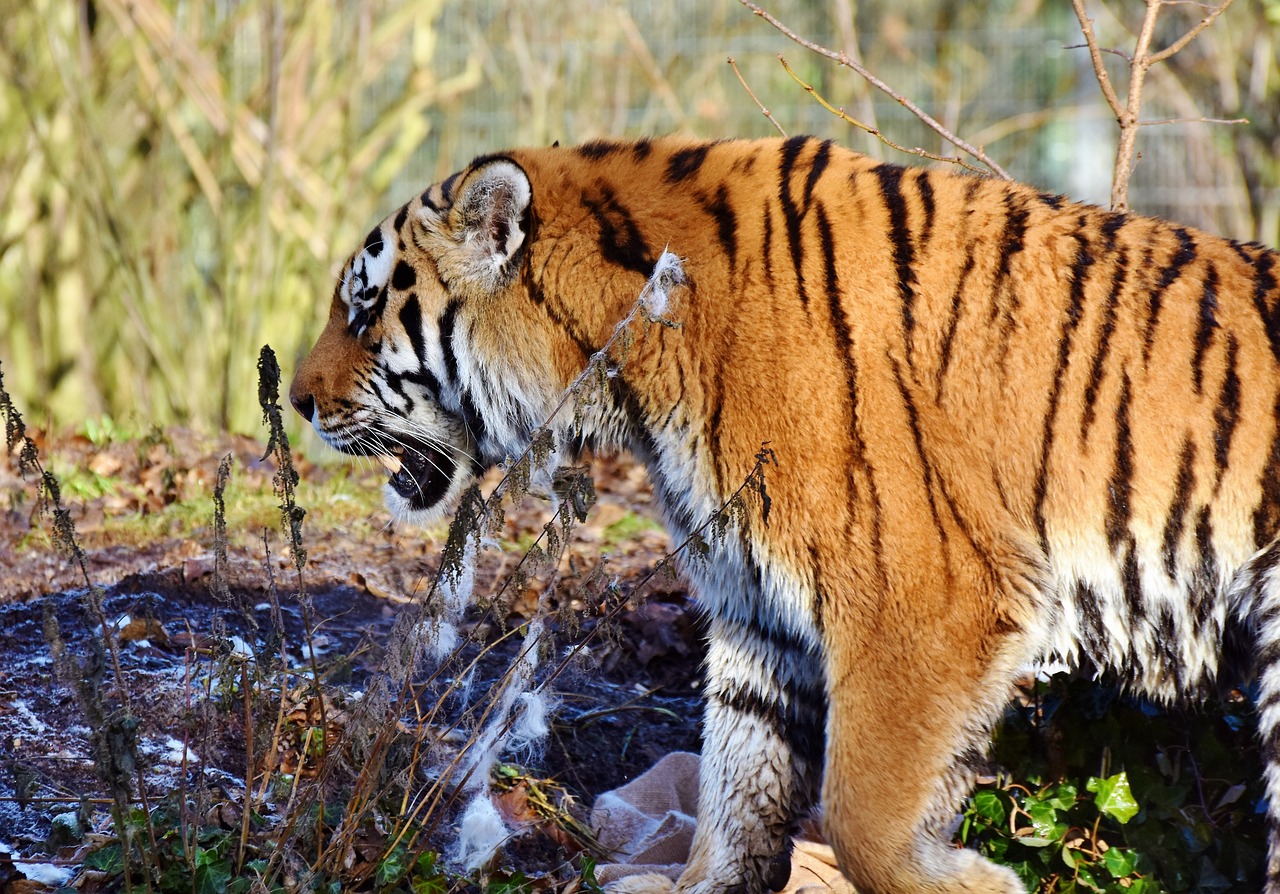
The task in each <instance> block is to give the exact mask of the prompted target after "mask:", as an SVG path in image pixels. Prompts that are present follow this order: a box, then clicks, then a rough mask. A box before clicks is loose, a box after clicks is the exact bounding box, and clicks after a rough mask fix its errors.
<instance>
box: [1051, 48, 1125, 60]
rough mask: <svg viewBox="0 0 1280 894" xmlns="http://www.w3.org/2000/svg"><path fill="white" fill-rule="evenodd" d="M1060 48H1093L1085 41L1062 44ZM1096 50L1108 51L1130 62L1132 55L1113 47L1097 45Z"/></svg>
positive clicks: (1100, 51)
mask: <svg viewBox="0 0 1280 894" xmlns="http://www.w3.org/2000/svg"><path fill="white" fill-rule="evenodd" d="M1062 48H1063V49H1064V50H1088V49H1093V47H1091V46H1089V44H1087V43H1069V44H1064V45H1063V47H1062ZM1098 52H1099V53H1110V54H1111V55H1113V56H1119V57H1120V58H1121V59H1123V60H1124V61H1125V62H1132V61H1133V57H1132V56H1130V55H1129V54H1128V53H1126V52H1125V51H1124V50H1117V49H1116V48H1115V47H1098Z"/></svg>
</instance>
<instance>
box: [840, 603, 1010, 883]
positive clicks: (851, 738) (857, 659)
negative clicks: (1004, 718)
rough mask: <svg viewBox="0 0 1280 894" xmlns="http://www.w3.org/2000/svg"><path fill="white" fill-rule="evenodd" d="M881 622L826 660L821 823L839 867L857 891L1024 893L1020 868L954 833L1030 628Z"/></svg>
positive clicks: (1005, 700)
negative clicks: (870, 634) (960, 843)
mask: <svg viewBox="0 0 1280 894" xmlns="http://www.w3.org/2000/svg"><path fill="white" fill-rule="evenodd" d="M878 633H879V634H880V635H881V636H882V639H880V640H879V641H878V642H877V643H876V644H875V647H874V648H867V649H859V650H858V653H857V654H855V655H846V656H845V658H844V660H843V661H842V660H841V659H840V657H839V656H837V657H835V658H834V659H833V660H832V662H831V665H830V666H829V668H828V675H829V680H830V683H829V686H830V691H829V694H828V701H829V708H828V710H829V711H830V722H829V727H828V729H829V730H830V734H829V736H828V741H827V760H826V771H825V774H824V781H823V809H824V825H825V829H826V834H827V837H828V839H829V840H830V841H831V844H832V846H833V847H834V849H835V852H836V856H837V858H838V861H839V865H840V869H841V871H842V872H843V873H844V874H845V876H846V877H848V878H849V880H850V881H851V882H852V883H853V885H854V887H855V888H856V890H857V891H858V892H859V894H1025V892H1026V888H1025V886H1024V885H1023V884H1022V882H1021V881H1020V880H1019V879H1018V877H1017V875H1016V874H1015V873H1014V872H1013V871H1012V870H1010V869H1008V868H1005V867H1001V866H997V865H996V864H994V863H992V862H990V861H988V860H986V859H985V858H983V857H982V856H981V855H980V854H978V853H976V852H974V851H971V850H964V849H958V848H955V847H954V846H952V845H951V843H950V842H949V840H948V838H949V832H950V831H951V829H952V828H953V826H954V821H955V819H956V818H957V815H958V812H959V809H960V806H961V803H962V802H963V800H964V798H965V797H966V796H967V795H968V794H969V791H970V789H971V787H972V784H973V782H974V780H975V778H976V775H977V770H978V768H979V767H980V766H981V765H982V764H983V763H984V758H985V754H986V752H987V748H988V746H989V742H990V734H991V730H992V729H993V727H994V725H995V723H996V722H997V721H998V719H999V717H1000V716H1001V713H1002V711H1003V708H1004V707H1005V705H1006V704H1007V702H1008V697H1009V693H1010V692H1011V690H1012V686H1013V681H1014V678H1015V677H1016V674H1017V672H1018V670H1019V668H1020V667H1021V666H1022V665H1023V663H1024V661H1025V659H1026V657H1027V656H1026V655H1025V654H1024V652H1026V651H1028V650H1027V649H1025V648H1024V647H1023V643H1024V638H1023V637H1021V635H1020V634H1012V635H1008V634H1006V635H1001V634H995V633H988V634H986V635H985V639H984V634H983V633H979V632H976V631H968V632H967V633H973V634H974V635H972V636H965V635H961V636H958V637H953V636H950V635H947V636H945V637H942V636H935V637H931V636H930V635H929V634H928V633H927V632H922V631H918V630H917V631H915V635H914V636H913V635H912V634H911V633H906V634H903V633H898V634H896V635H895V634H894V633H893V632H890V633H888V634H887V635H886V633H885V631H884V629H883V628H882V629H881V630H879V631H878ZM1001 638H1003V640H1004V642H999V639H1001ZM942 639H945V641H946V642H945V645H943V644H940V643H939V640H942ZM979 643H983V644H982V645H979ZM944 652H945V654H940V653H944ZM992 653H995V654H996V656H997V657H996V659H995V660H994V661H993V660H991V658H990V656H991V655H992ZM842 665H843V666H842ZM941 668H945V671H940V670H939V669H941Z"/></svg>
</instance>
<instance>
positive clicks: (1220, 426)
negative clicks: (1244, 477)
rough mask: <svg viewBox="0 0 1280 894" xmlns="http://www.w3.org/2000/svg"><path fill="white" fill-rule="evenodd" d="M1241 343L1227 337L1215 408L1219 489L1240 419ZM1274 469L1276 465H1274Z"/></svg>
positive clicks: (1214, 436) (1214, 438) (1214, 422)
mask: <svg viewBox="0 0 1280 894" xmlns="http://www.w3.org/2000/svg"><path fill="white" fill-rule="evenodd" d="M1239 353H1240V344H1239V342H1237V341H1236V337H1235V335H1230V336H1228V337H1227V372H1226V375H1225V376H1223V378H1222V390H1221V391H1219V392H1218V403H1217V405H1216V406H1215V407H1214V408H1213V459H1214V462H1215V463H1216V464H1217V471H1218V480H1217V483H1216V484H1215V485H1214V490H1215V491H1216V490H1217V487H1218V485H1219V484H1221V483H1222V473H1223V472H1224V471H1226V468H1227V460H1228V459H1229V458H1230V456H1231V439H1232V437H1233V436H1234V435H1235V432H1236V423H1237V422H1239V421H1240V376H1239V374H1238V373H1237V372H1236V360H1237V359H1238V357H1237V355H1238V354H1239ZM1272 468H1273V469H1274V466H1273V467H1272Z"/></svg>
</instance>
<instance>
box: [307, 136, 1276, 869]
mask: <svg viewBox="0 0 1280 894" xmlns="http://www.w3.org/2000/svg"><path fill="white" fill-rule="evenodd" d="M668 248H669V250H670V251H671V252H672V253H674V254H675V255H678V256H679V257H680V258H681V261H682V267H683V273H684V280H683V285H682V286H681V287H680V288H679V289H677V290H676V292H675V293H674V294H673V296H672V300H671V302H670V306H669V307H668V308H667V309H666V311H665V313H664V315H665V316H667V317H670V318H671V319H673V320H674V321H676V322H678V324H679V325H678V326H674V327H666V326H653V327H649V328H648V329H647V331H646V332H645V333H644V334H643V336H642V337H640V338H638V339H637V340H636V341H635V342H634V344H631V345H630V346H629V348H628V349H627V351H626V352H625V354H624V355H623V356H622V358H621V360H620V365H619V367H618V369H617V370H616V374H615V375H612V376H611V377H609V378H608V381H607V386H606V388H605V393H604V394H603V395H602V396H601V397H600V399H598V400H596V401H594V402H592V403H591V404H589V405H587V406H583V407H580V408H579V412H578V414H576V415H577V418H576V419H575V420H574V425H573V430H572V431H569V430H568V428H569V425H568V423H566V424H565V425H563V426H561V429H562V430H561V431H560V432H559V434H560V435H561V436H562V443H563V442H564V440H567V439H568V437H570V436H572V437H573V438H575V439H577V442H578V443H585V444H588V445H591V446H593V447H595V448H596V449H605V450H608V449H617V450H625V451H630V452H631V453H633V454H634V455H635V456H636V457H637V458H638V459H639V460H640V461H641V462H642V463H643V464H644V465H645V466H646V467H647V469H648V471H649V476H650V479H651V481H652V483H653V487H654V492H655V495H656V499H657V502H658V504H659V505H660V507H661V510H662V512H663V514H664V517H665V520H666V523H667V525H668V527H669V528H670V530H671V533H672V535H673V537H674V539H675V540H676V541H677V542H679V541H681V540H682V539H683V538H684V537H685V536H686V535H688V534H689V533H690V532H691V531H693V530H694V529H696V528H697V527H698V526H699V525H701V524H702V523H703V522H704V521H706V520H707V519H708V518H710V517H711V515H712V514H713V513H715V512H716V511H717V510H718V509H719V507H720V506H721V505H723V503H724V502H725V501H726V500H727V499H728V498H729V497H730V496H731V495H732V494H733V493H734V492H735V491H736V490H737V489H738V488H739V487H740V485H741V484H742V482H743V481H744V479H745V478H746V477H747V476H748V475H749V474H750V473H751V470H752V468H753V467H754V466H755V463H756V454H757V453H758V452H759V451H760V449H761V445H762V444H765V443H766V442H767V444H768V446H769V449H770V450H771V451H772V455H773V456H774V457H776V462H775V463H771V464H770V466H769V468H768V471H767V487H768V493H769V497H770V501H771V505H772V509H771V512H770V513H769V516H768V519H767V523H766V519H765V518H764V517H762V516H761V514H760V512H761V507H759V506H757V507H755V508H754V509H751V510H749V511H748V512H747V514H746V515H745V517H743V519H742V520H741V525H740V527H739V529H738V530H737V532H736V533H734V534H732V535H730V536H729V537H727V538H726V539H725V540H724V542H722V543H720V544H718V545H717V546H716V547H714V552H713V553H712V556H711V559H710V561H709V562H706V563H701V562H700V563H690V567H689V569H688V573H689V576H690V579H691V581H692V584H693V587H694V589H695V591H696V593H697V596H698V599H699V601H700V603H701V605H702V606H703V607H704V608H705V610H706V612H707V615H708V617H709V627H710V639H709V644H708V658H707V669H706V691H705V695H706V701H707V706H706V713H705V719H704V741H705V748H704V749H703V754H704V756H703V762H702V771H701V782H700V786H701V789H700V796H699V814H698V827H697V833H696V836H695V839H694V842H693V847H692V854H691V858H690V861H689V863H688V864H687V866H686V868H685V870H684V873H683V875H682V876H681V877H680V879H679V880H678V882H676V883H675V887H676V888H678V889H679V890H680V891H685V892H699V894H702V892H735V894H738V892H742V894H755V892H760V891H762V890H764V889H765V888H778V887H780V886H781V885H782V884H783V883H785V882H786V876H787V871H788V853H789V842H790V834H791V832H792V830H793V828H794V827H795V823H796V820H797V817H799V816H800V815H802V814H803V813H805V812H806V811H808V810H809V809H810V808H811V807H812V806H813V805H814V804H815V803H816V802H817V801H818V800H819V796H820V800H821V803H822V806H823V813H824V818H825V819H824V823H825V829H826V832H827V835H828V838H829V839H830V841H831V842H832V845H833V847H834V849H835V851H836V854H837V857H838V860H839V864H840V867H841V869H842V871H843V872H844V873H845V875H847V876H848V878H849V879H850V880H851V881H852V882H853V883H854V884H855V885H856V886H857V888H858V890H859V891H860V892H863V894H892V892H934V894H944V892H971V894H1013V892H1021V891H1023V890H1024V889H1023V886H1022V884H1021V883H1020V882H1019V881H1018V879H1017V878H1016V877H1015V875H1014V874H1013V873H1012V872H1011V871H1010V870H1008V869H1006V868H1002V867H999V866H996V865H995V864H992V863H990V862H989V861H987V860H985V859H983V858H982V857H981V856H980V855H978V854H976V853H974V852H972V851H967V850H963V849H957V848H954V847H952V846H951V845H950V844H949V842H948V840H947V836H946V829H947V828H948V827H949V826H950V825H951V822H952V820H953V819H954V817H955V816H956V813H957V811H958V809H959V808H960V805H961V803H962V801H963V799H964V798H965V797H966V795H967V794H968V792H969V790H970V788H971V786H972V784H973V782H974V779H975V776H976V774H977V772H978V770H979V768H981V767H982V766H983V762H984V759H985V754H986V751H987V748H988V744H989V737H990V733H991V730H992V728H993V726H994V725H995V724H996V722H997V721H998V720H999V718H1000V716H1001V714H1002V711H1003V710H1004V708H1005V706H1006V704H1007V702H1008V699H1009V697H1010V693H1011V689H1012V687H1013V684H1014V682H1015V680H1017V679H1018V678H1019V676H1020V675H1021V674H1022V673H1024V671H1025V669H1026V668H1027V667H1028V666H1029V665H1031V664H1032V663H1033V662H1035V661H1037V660H1041V659H1056V660H1061V661H1064V662H1067V663H1068V664H1071V665H1074V666H1077V667H1081V668H1084V669H1088V670H1092V671H1095V672H1100V671H1103V670H1110V671H1115V672H1117V673H1118V674H1119V675H1120V676H1121V677H1122V678H1123V679H1125V680H1126V681H1127V682H1128V684H1129V685H1130V687H1131V689H1132V690H1133V691H1135V692H1138V693H1141V694H1144V695H1147V696H1149V697H1152V698H1155V699H1158V700H1160V701H1163V702H1176V701H1185V700H1187V699H1190V698H1196V697H1200V696H1202V695H1203V694H1206V693H1209V692H1212V691H1213V690H1214V688H1215V687H1217V686H1219V685H1221V684H1222V683H1224V682H1231V681H1235V680H1236V679H1238V678H1241V677H1248V676H1252V677H1253V678H1255V679H1256V680H1257V681H1258V691H1259V693H1260V695H1259V708H1260V709H1259V731H1258V732H1259V737H1260V740H1261V742H1262V747H1263V753H1264V757H1265V760H1266V762H1267V765H1268V773H1267V786H1268V793H1269V796H1270V797H1269V803H1270V807H1269V817H1270V821H1271V824H1272V832H1271V838H1270V856H1269V858H1268V863H1267V870H1266V872H1267V885H1266V891H1267V892H1268V894H1280V847H1278V844H1277V841H1278V839H1277V832H1276V829H1277V826H1278V825H1280V822H1278V821H1280V541H1278V540H1277V533H1278V532H1280V425H1278V419H1280V285H1278V284H1277V274H1278V273H1280V263H1278V262H1280V256H1278V255H1277V254H1276V252H1275V251H1273V250H1271V249H1269V248H1266V247H1264V246H1261V245H1257V244H1242V243H1238V242H1233V241H1228V240H1226V239H1222V238H1219V237H1216V236H1212V235H1209V234H1206V233H1203V232H1199V231H1196V230H1193V229H1191V228H1187V227H1181V226H1178V225H1176V224H1173V223H1169V222H1166V221H1161V220H1156V219H1152V218H1145V217H1141V216H1137V215H1129V214H1118V213H1112V212H1108V211H1105V210H1102V209H1099V208H1095V207H1089V206H1085V205H1080V204H1075V203H1072V202H1070V201H1067V200H1065V199H1063V198H1062V197H1061V196H1055V195H1048V194H1044V193H1041V192H1038V191H1036V190H1034V189H1032V188H1030V187H1027V186H1023V185H1019V184H1014V183H1007V182H1002V181H997V180H992V179H985V178H981V177H975V176H968V175H964V174H960V173H956V172H951V171H941V170H922V169H910V168H903V167H898V166H895V165H891V164H883V163H879V162H877V161H874V160H872V159H869V158H866V157H863V156H860V155H857V154H855V153H853V152H849V151H846V150H844V149H841V148H839V147H837V146H834V145H832V144H831V143H830V142H821V141H819V140H816V139H811V138H804V137H796V138H789V139H785V140H778V139H775V140H758V141H726V142H716V143H706V142H696V141H690V140H682V139H660V140H641V141H636V142H592V143H587V144H585V145H582V146H578V147H565V148H560V147H552V148H548V149H521V150H515V151H511V152H505V153H500V154H496V155H488V156H484V157H481V158H478V159H476V161H475V162H473V163H472V164H471V165H470V166H468V167H467V168H466V169H465V170H464V171H462V172H460V173H458V174H455V175H454V176H452V177H449V178H448V179H446V180H445V181H443V182H442V183H439V184H436V185H435V186H432V187H431V188H430V189H428V190H426V191H425V192H424V193H422V194H421V195H419V196H415V197H414V198H413V199H412V200H410V201H409V202H408V203H407V204H405V205H404V207H402V208H401V209H399V211H397V212H396V213H395V214H394V215H392V216H391V217H389V218H388V219H387V220H385V221H383V222H382V223H381V224H380V225H379V226H378V227H376V228H375V229H374V230H373V231H372V232H371V233H370V234H369V236H368V238H367V239H366V240H365V242H364V245H363V246H362V247H361V248H360V249H359V250H358V251H357V252H356V253H355V254H354V255H353V256H352V258H351V259H350V260H349V261H348V263H347V266H346V268H345V270H344V272H343V275H342V277H341V279H340V281H339V283H338V286H337V288H336V290H335V293H334V296H333V300H332V303H331V309H330V314H329V320H328V324H327V325H326V326H325V328H324V331H323V332H322V333H321V335H320V337H319V340H318V342H317V343H316V345H315V347H314V348H313V350H312V351H311V353H310V355H309V356H308V357H307V358H306V359H305V360H304V361H303V363H302V365H301V367H300V368H299V370H298V372H297V376H296V378H295V380H294V382H293V386H292V389H291V394H290V397H291V400H292V402H293V404H294V405H295V406H296V407H297V408H298V410H299V412H300V413H302V415H303V416H305V417H306V418H307V419H309V420H310V421H311V422H312V423H313V424H314V425H315V427H316V429H317V430H318V431H319V432H320V434H321V435H322V436H323V437H324V438H325V439H326V440H327V441H329V443H331V444H333V445H334V446H335V447H337V448H338V449H340V450H344V451H346V452H348V453H353V454H363V455H367V456H378V457H381V458H383V459H384V461H385V462H386V463H387V464H388V466H389V471H390V475H391V477H390V483H389V486H388V493H389V498H390V502H391V503H392V505H393V508H395V509H396V510H397V512H398V513H400V514H404V515H409V516H414V517H420V518H427V517H433V516H435V515H438V514H439V513H441V512H444V511H447V509H448V508H449V506H450V505H451V504H452V503H453V502H454V501H456V500H457V498H458V496H459V494H460V493H461V491H462V490H463V489H464V488H465V487H466V486H467V483H468V482H469V481H470V480H471V478H472V477H473V476H474V475H475V474H477V473H478V472H480V471H482V470H484V469H485V468H488V467H490V466H492V465H494V464H497V463H500V462H502V461H503V460H504V459H505V458H506V457H508V456H517V455H519V454H520V453H521V451H523V449H524V448H525V446H526V444H527V442H528V439H529V437H530V435H531V433H532V432H533V431H534V430H535V429H536V428H537V427H538V426H540V425H542V424H543V423H544V421H545V420H548V419H550V418H552V417H553V415H554V413H555V411H556V408H557V406H558V404H559V401H560V400H561V397H562V394H563V393H564V391H565V389H566V387H567V386H568V385H569V384H570V383H571V382H573V381H574V379H575V377H577V376H578V375H579V374H580V373H581V371H582V370H583V369H584V367H585V366H586V365H587V363H588V359H589V358H590V357H591V356H592V355H593V354H594V353H595V352H597V351H598V350H600V349H601V347H602V346H603V345H605V344H606V343H608V341H609V339H610V337H611V335H612V334H613V332H614V330H615V327H617V325H618V323H619V321H620V320H623V319H624V318H626V317H627V315H628V313H630V312H631V310H632V309H633V308H634V307H635V304H636V300H637V296H639V295H640V294H641V291H642V290H643V289H644V287H645V284H646V282H647V280H648V278H649V277H650V276H651V275H652V274H653V271H654V266H655V263H656V262H657V260H658V258H659V256H660V255H661V254H662V252H663V250H664V249H668ZM564 415H566V416H573V415H575V414H564ZM1224 644H1225V645H1224ZM635 884H642V886H649V887H651V888H653V889H655V890H656V889H660V888H664V887H670V883H666V882H662V881H660V880H654V879H649V880H647V881H641V882H635V883H633V884H632V887H634V885H635Z"/></svg>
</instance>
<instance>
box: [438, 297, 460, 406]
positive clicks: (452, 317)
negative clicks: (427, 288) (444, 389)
mask: <svg viewBox="0 0 1280 894" xmlns="http://www.w3.org/2000/svg"><path fill="white" fill-rule="evenodd" d="M461 306H462V304H461V302H459V301H450V302H449V304H448V305H447V306H446V307H445V309H444V315H443V316H442V317H441V318H440V350H441V352H442V353H443V354H444V374H445V378H446V379H448V382H449V385H450V386H452V387H457V386H458V385H459V384H460V383H459V382H458V355H457V354H455V353H454V352H453V329H454V326H455V325H456V324H457V322H458V308H460V307H461Z"/></svg>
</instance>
